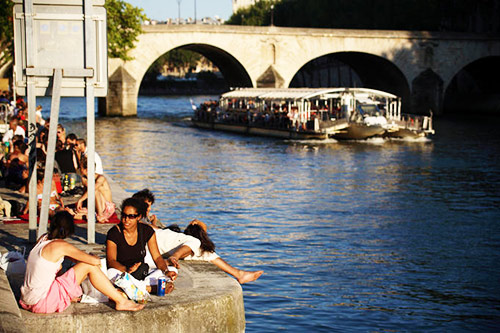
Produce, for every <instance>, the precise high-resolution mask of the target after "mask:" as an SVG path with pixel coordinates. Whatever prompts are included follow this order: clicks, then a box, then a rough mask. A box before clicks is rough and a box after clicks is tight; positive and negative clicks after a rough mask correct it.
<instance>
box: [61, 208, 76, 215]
mask: <svg viewBox="0 0 500 333" xmlns="http://www.w3.org/2000/svg"><path fill="white" fill-rule="evenodd" d="M64 210H65V211H67V212H68V213H70V214H71V215H73V216H75V215H76V213H75V211H74V210H73V209H71V208H69V207H64Z"/></svg>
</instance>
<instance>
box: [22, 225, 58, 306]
mask: <svg viewBox="0 0 500 333" xmlns="http://www.w3.org/2000/svg"><path fill="white" fill-rule="evenodd" d="M52 241H53V239H51V240H49V239H47V235H45V236H43V238H42V239H41V240H40V241H39V242H38V243H37V244H36V245H35V247H34V248H33V250H31V252H30V255H29V256H28V263H27V264H26V275H25V276H24V284H23V286H22V287H21V300H22V301H23V302H24V303H25V304H27V305H35V304H37V303H38V302H39V301H40V300H41V299H44V298H45V297H46V296H47V293H48V292H49V289H50V286H51V285H52V282H54V280H55V279H56V274H57V272H58V271H59V269H60V267H61V264H62V262H63V260H64V257H63V258H62V259H61V260H59V261H58V262H52V261H48V260H47V259H44V258H43V257H42V250H43V248H44V247H45V245H47V244H49V243H50V242H52Z"/></svg>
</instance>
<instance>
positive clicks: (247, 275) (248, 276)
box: [238, 271, 264, 284]
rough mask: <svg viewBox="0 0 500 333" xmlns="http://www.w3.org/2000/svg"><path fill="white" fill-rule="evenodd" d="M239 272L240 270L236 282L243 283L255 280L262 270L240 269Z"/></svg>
mask: <svg viewBox="0 0 500 333" xmlns="http://www.w3.org/2000/svg"><path fill="white" fill-rule="evenodd" d="M241 272H242V274H241V276H240V277H239V278H238V282H239V283H240V284H244V283H247V282H252V281H255V280H257V279H258V278H260V276H261V275H262V273H264V271H255V272H251V271H241Z"/></svg>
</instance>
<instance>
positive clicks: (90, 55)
mask: <svg viewBox="0 0 500 333" xmlns="http://www.w3.org/2000/svg"><path fill="white" fill-rule="evenodd" d="M84 13H85V21H84V22H85V23H84V24H85V53H86V54H85V61H86V63H85V68H87V69H94V73H93V76H92V77H87V78H86V79H85V97H86V104H87V182H88V183H87V193H88V197H87V211H88V215H87V243H89V244H93V243H95V119H94V118H95V107H94V82H95V75H96V60H95V59H96V45H95V43H96V41H95V40H94V38H93V37H94V24H95V23H94V21H93V19H92V14H93V13H92V1H84Z"/></svg>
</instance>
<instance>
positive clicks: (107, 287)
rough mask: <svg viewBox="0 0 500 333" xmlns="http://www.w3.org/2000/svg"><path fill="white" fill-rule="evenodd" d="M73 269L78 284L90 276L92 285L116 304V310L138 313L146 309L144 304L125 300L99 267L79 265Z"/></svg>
mask: <svg viewBox="0 0 500 333" xmlns="http://www.w3.org/2000/svg"><path fill="white" fill-rule="evenodd" d="M73 269H74V270H75V279H76V282H77V283H78V284H81V283H82V282H83V280H84V279H85V278H86V277H87V276H88V277H89V279H90V283H92V285H93V286H94V287H95V288H96V289H97V290H99V291H100V292H101V293H103V294H104V295H106V296H108V297H109V298H110V299H111V300H113V301H114V302H115V303H116V307H115V308H116V310H121V311H138V310H141V309H142V308H143V307H144V305H143V304H136V303H134V302H132V301H130V300H128V299H126V298H124V297H123V296H122V294H121V293H120V292H118V290H116V289H115V287H114V286H113V285H112V284H111V282H110V281H109V280H108V278H107V276H106V275H104V273H103V272H102V271H101V269H100V268H99V267H97V266H93V265H89V264H86V263H78V264H76V265H75V266H73Z"/></svg>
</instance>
